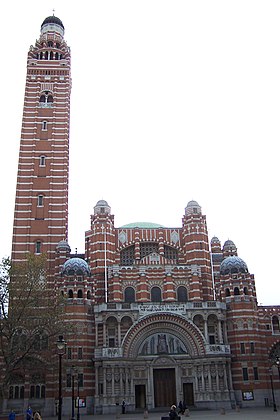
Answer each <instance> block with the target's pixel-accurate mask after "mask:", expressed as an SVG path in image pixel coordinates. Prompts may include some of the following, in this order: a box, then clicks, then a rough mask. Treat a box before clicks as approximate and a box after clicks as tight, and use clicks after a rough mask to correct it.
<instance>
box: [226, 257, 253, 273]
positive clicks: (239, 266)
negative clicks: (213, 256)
mask: <svg viewBox="0 0 280 420" xmlns="http://www.w3.org/2000/svg"><path fill="white" fill-rule="evenodd" d="M220 272H221V274H223V275H225V274H236V273H248V267H247V264H246V263H245V262H244V261H243V260H242V259H241V258H239V257H237V256H231V257H227V258H225V259H224V260H223V261H222V263H221V267H220Z"/></svg>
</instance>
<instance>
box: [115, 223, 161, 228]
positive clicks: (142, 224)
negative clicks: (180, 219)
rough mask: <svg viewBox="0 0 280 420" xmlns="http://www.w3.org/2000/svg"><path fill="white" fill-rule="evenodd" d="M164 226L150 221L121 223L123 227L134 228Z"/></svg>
mask: <svg viewBox="0 0 280 420" xmlns="http://www.w3.org/2000/svg"><path fill="white" fill-rule="evenodd" d="M161 227H164V226H163V225H159V224H158V223H150V222H134V223H128V225H123V226H121V228H124V229H134V228H141V229H156V228H161Z"/></svg>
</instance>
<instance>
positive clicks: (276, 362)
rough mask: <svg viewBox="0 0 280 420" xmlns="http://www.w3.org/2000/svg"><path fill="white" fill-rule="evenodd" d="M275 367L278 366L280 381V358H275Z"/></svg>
mask: <svg viewBox="0 0 280 420" xmlns="http://www.w3.org/2000/svg"><path fill="white" fill-rule="evenodd" d="M275 365H276V366H277V369H278V377H279V380H280V357H279V356H276V358H275Z"/></svg>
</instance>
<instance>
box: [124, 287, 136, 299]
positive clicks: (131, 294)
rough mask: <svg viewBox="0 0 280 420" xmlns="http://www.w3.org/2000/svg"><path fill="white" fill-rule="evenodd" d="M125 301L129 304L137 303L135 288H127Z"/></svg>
mask: <svg viewBox="0 0 280 420" xmlns="http://www.w3.org/2000/svg"><path fill="white" fill-rule="evenodd" d="M124 301H125V302H127V303H133V302H135V290H134V289H133V287H127V288H126V289H125V291H124Z"/></svg>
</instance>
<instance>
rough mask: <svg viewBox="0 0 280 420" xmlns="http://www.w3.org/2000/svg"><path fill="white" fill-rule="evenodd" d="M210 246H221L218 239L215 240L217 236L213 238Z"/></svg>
mask: <svg viewBox="0 0 280 420" xmlns="http://www.w3.org/2000/svg"><path fill="white" fill-rule="evenodd" d="M212 244H219V245H221V241H220V239H219V238H217V236H213V238H212V239H211V245H212Z"/></svg>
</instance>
